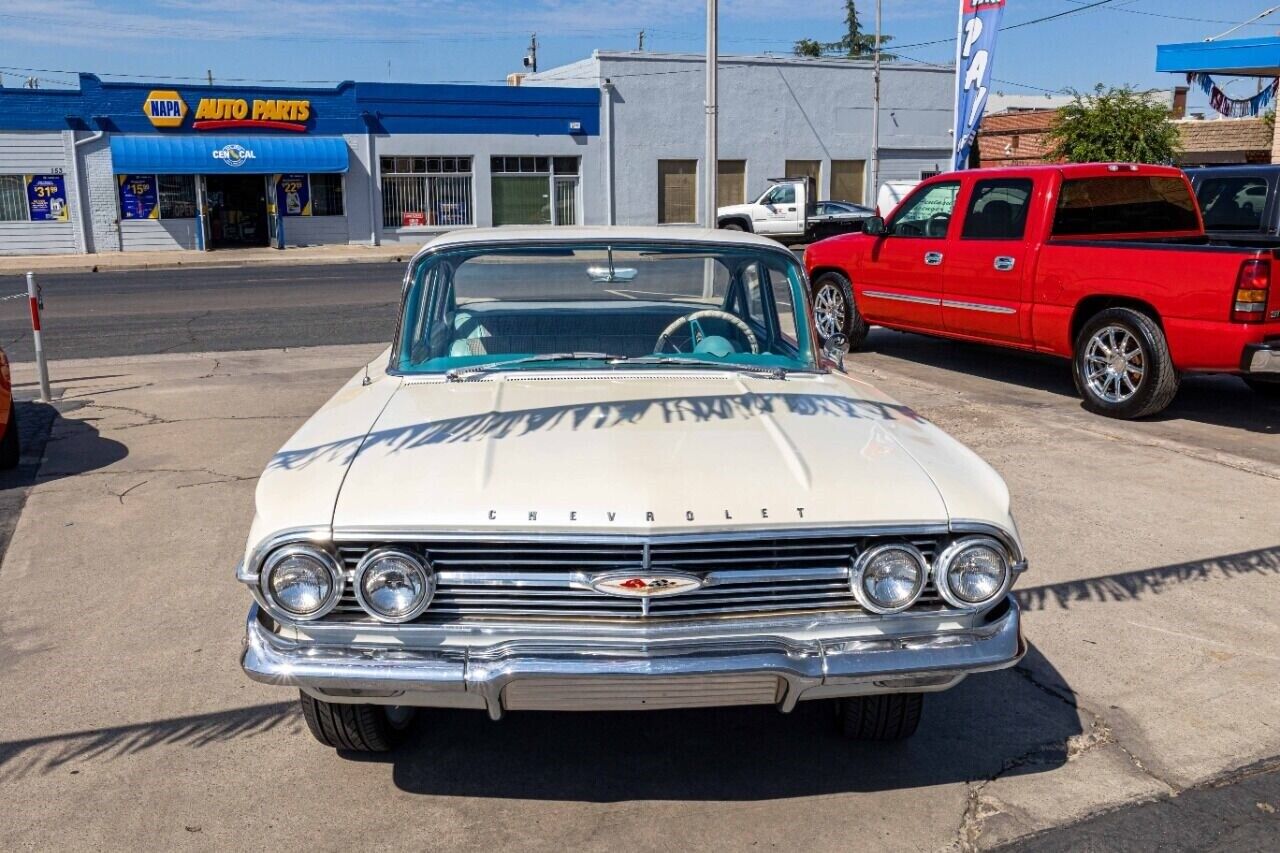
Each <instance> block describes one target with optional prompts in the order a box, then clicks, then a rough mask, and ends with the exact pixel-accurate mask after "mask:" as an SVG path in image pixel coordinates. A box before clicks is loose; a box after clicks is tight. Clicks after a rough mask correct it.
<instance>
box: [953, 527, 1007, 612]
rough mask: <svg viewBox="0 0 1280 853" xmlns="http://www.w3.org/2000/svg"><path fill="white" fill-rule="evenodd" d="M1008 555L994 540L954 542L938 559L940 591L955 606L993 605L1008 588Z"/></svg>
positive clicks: (978, 538)
mask: <svg viewBox="0 0 1280 853" xmlns="http://www.w3.org/2000/svg"><path fill="white" fill-rule="evenodd" d="M1009 575H1010V572H1009V556H1008V552H1007V551H1006V550H1005V548H1004V546H1003V545H1001V544H1000V543H999V542H997V541H996V540H994V539H990V538H987V537H985V536H983V537H974V538H969V539H961V540H959V541H958V542H954V543H952V544H951V545H950V546H949V547H948V548H947V549H946V550H945V551H943V552H942V556H941V557H940V558H939V559H938V568H937V571H936V580H937V584H938V592H939V593H941V594H942V597H943V599H945V600H946V602H947V603H948V604H950V605H951V606H953V607H963V608H973V607H980V606H982V605H984V604H990V603H991V602H992V601H994V600H995V599H996V598H998V597H999V596H1000V595H1002V594H1003V593H1004V591H1005V590H1006V589H1008V587H1009Z"/></svg>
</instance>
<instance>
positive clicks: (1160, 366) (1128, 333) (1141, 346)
mask: <svg viewBox="0 0 1280 853" xmlns="http://www.w3.org/2000/svg"><path fill="white" fill-rule="evenodd" d="M1072 372H1073V373H1074V375H1075V381H1076V390H1078V391H1079V392H1080V396H1082V397H1083V398H1084V406H1085V408H1086V409H1088V410H1089V411H1091V412H1094V413H1096V414H1099V415H1106V416H1107V417H1112V418H1126V419H1127V418H1140V417H1144V416H1146V415H1154V414H1155V413H1156V412H1160V411H1163V410H1164V409H1165V408H1167V407H1168V405H1169V404H1170V403H1171V402H1173V398H1174V395H1176V394H1177V393H1178V380H1179V377H1178V371H1177V370H1176V369H1175V368H1174V366H1173V360H1172V358H1171V357H1170V356H1169V345H1168V343H1167V342H1166V340H1165V337H1164V331H1163V330H1162V329H1161V328H1160V325H1159V324H1158V323H1157V322H1156V321H1155V319H1153V318H1152V317H1149V316H1148V315H1146V314H1144V313H1142V312H1140V311H1136V310H1134V309H1132V308H1108V309H1106V310H1105V311H1100V312H1098V313H1097V314H1095V315H1094V316H1093V317H1091V318H1090V319H1089V320H1088V322H1086V323H1085V324H1084V326H1083V327H1082V328H1081V329H1080V333H1079V334H1078V335H1077V336H1076V346H1075V354H1074V357H1073V359H1072Z"/></svg>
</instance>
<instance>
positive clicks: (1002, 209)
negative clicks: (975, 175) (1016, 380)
mask: <svg viewBox="0 0 1280 853" xmlns="http://www.w3.org/2000/svg"><path fill="white" fill-rule="evenodd" d="M1034 195H1035V183H1034V181H1033V180H1032V179H1031V178H1014V177H1010V178H993V179H990V180H983V181H977V182H975V183H974V185H973V190H972V191H971V192H970V193H969V196H968V199H967V201H966V203H965V213H964V220H963V221H962V222H961V223H960V224H959V226H958V231H959V234H958V237H957V238H956V239H953V240H952V241H951V245H950V246H949V247H948V251H947V261H946V268H945V272H944V274H943V296H942V321H943V324H944V325H945V327H946V330H947V331H948V332H951V333H953V334H957V335H963V336H965V337H974V338H981V339H983V340H991V341H999V342H1002V343H1019V342H1021V341H1023V340H1025V339H1027V338H1028V337H1029V333H1030V330H1031V323H1030V318H1029V317H1028V316H1027V315H1026V312H1027V310H1029V306H1028V304H1027V303H1028V300H1027V298H1026V297H1027V294H1025V293H1024V288H1023V285H1024V282H1025V281H1026V280H1027V278H1026V276H1027V267H1028V266H1029V265H1030V258H1031V251H1030V247H1029V246H1028V244H1027V242H1026V230H1027V217H1028V214H1029V213H1030V211H1031V204H1032V200H1033V197H1034Z"/></svg>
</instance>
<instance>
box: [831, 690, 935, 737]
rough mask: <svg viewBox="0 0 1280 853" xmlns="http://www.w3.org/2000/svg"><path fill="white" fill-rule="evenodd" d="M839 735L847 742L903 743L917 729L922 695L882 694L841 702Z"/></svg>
mask: <svg viewBox="0 0 1280 853" xmlns="http://www.w3.org/2000/svg"><path fill="white" fill-rule="evenodd" d="M839 709H840V731H841V733H842V734H843V735H844V736H845V737H846V738H848V739H849V740H861V741H892V740H906V739H907V738H909V737H911V736H912V735H913V734H915V733H916V729H917V728H919V726H920V713H921V711H922V710H923V709H924V694H923V693H885V694H881V695H879V696H850V697H849V698H847V699H841V700H840V705H839Z"/></svg>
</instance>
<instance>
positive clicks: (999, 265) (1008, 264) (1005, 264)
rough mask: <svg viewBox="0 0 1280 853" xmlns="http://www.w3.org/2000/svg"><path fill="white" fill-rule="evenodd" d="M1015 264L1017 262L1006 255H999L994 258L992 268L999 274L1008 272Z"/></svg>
mask: <svg viewBox="0 0 1280 853" xmlns="http://www.w3.org/2000/svg"><path fill="white" fill-rule="evenodd" d="M1016 263H1017V261H1016V260H1015V259H1013V258H1011V257H1009V256H1008V255H1000V256H998V257H997V258H996V260H995V263H994V264H993V266H994V267H995V268H996V269H997V270H998V271H1000V272H1009V271H1010V270H1012V269H1013V266H1014V264H1016Z"/></svg>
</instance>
